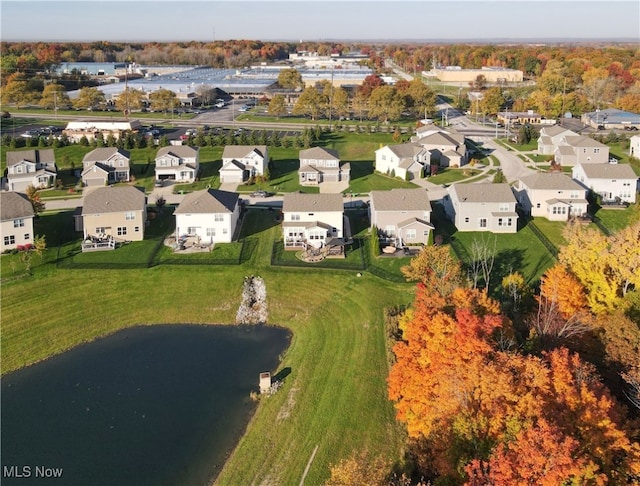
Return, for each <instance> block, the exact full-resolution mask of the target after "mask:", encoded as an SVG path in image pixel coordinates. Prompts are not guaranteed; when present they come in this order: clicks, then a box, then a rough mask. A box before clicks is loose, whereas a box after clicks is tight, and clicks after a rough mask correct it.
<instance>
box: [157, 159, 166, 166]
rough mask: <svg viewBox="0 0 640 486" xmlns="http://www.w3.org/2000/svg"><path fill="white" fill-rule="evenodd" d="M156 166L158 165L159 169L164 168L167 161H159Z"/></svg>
mask: <svg viewBox="0 0 640 486" xmlns="http://www.w3.org/2000/svg"><path fill="white" fill-rule="evenodd" d="M158 165H159V166H160V167H165V166H166V165H167V159H160V160H159V161H158Z"/></svg>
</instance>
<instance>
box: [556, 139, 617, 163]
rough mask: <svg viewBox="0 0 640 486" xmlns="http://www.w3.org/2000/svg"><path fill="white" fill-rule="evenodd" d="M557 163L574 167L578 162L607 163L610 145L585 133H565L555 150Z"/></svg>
mask: <svg viewBox="0 0 640 486" xmlns="http://www.w3.org/2000/svg"><path fill="white" fill-rule="evenodd" d="M554 158H555V161H556V163H558V164H560V165H562V166H566V167H573V166H574V165H578V164H606V163H607V162H609V147H607V146H606V145H605V144H603V143H600V142H598V141H597V140H594V139H592V138H591V137H586V136H584V135H575V136H574V135H565V136H563V137H562V139H561V140H560V143H559V144H558V146H557V147H556V149H555V150H554Z"/></svg>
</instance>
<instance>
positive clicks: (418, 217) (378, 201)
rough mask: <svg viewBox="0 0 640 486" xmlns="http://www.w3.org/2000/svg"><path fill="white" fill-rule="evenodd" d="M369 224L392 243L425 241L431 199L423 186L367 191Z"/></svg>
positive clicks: (407, 243) (419, 242) (428, 226)
mask: <svg viewBox="0 0 640 486" xmlns="http://www.w3.org/2000/svg"><path fill="white" fill-rule="evenodd" d="M370 196H371V200H370V202H369V216H370V220H371V228H372V229H373V230H374V231H378V234H379V236H381V237H382V238H385V239H388V240H393V242H394V244H395V246H396V247H398V248H399V247H402V246H405V245H416V244H426V243H427V242H428V241H429V232H430V231H432V230H433V229H434V227H433V225H432V224H431V222H430V221H431V201H430V200H429V195H428V194H427V191H426V190H425V189H422V188H421V189H391V190H390V191H371V193H370Z"/></svg>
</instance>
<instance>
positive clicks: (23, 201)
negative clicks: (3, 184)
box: [0, 192, 34, 252]
mask: <svg viewBox="0 0 640 486" xmlns="http://www.w3.org/2000/svg"><path fill="white" fill-rule="evenodd" d="M33 217H34V213H33V206H32V205H31V203H30V202H29V200H28V199H27V196H25V195H24V194H20V193H17V192H0V220H1V221H0V229H1V230H2V251H3V252H5V251H7V250H13V249H16V248H18V247H20V246H25V245H33Z"/></svg>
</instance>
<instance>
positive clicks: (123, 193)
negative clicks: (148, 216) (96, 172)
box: [82, 186, 146, 215]
mask: <svg viewBox="0 0 640 486" xmlns="http://www.w3.org/2000/svg"><path fill="white" fill-rule="evenodd" d="M145 204H146V196H145V194H144V190H143V189H142V188H140V187H134V186H106V187H97V188H95V189H91V190H90V191H89V192H88V193H87V194H86V195H85V196H84V198H83V202H82V214H83V215H85V214H99V213H119V212H123V211H140V210H142V209H144V206H145Z"/></svg>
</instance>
